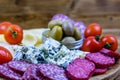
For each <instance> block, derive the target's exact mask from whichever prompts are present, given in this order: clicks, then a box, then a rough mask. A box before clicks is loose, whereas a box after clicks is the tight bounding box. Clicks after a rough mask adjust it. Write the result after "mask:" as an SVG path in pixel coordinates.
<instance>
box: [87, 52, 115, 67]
mask: <svg viewBox="0 0 120 80" xmlns="http://www.w3.org/2000/svg"><path fill="white" fill-rule="evenodd" d="M85 58H86V59H88V60H90V61H92V62H94V63H95V65H96V66H97V67H99V68H107V67H110V66H112V65H113V64H114V63H115V59H114V58H113V57H110V56H107V55H104V54H102V53H100V52H96V53H90V54H87V55H86V57H85Z"/></svg>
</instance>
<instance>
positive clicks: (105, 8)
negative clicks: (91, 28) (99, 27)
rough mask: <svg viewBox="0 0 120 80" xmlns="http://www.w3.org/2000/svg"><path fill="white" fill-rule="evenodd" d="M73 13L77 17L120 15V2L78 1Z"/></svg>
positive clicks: (102, 0) (104, 0) (101, 0)
mask: <svg viewBox="0 0 120 80" xmlns="http://www.w3.org/2000/svg"><path fill="white" fill-rule="evenodd" d="M71 12H72V13H73V14H75V15H103V14H104V15H109V14H116V15H117V14H118V15H119V14H120V0H77V1H76V3H75V6H74V8H73V10H72V11H71Z"/></svg>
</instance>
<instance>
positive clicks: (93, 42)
mask: <svg viewBox="0 0 120 80" xmlns="http://www.w3.org/2000/svg"><path fill="white" fill-rule="evenodd" d="M101 49H102V46H101V43H100V41H99V38H98V40H97V37H95V36H90V37H87V38H86V39H85V41H84V42H83V45H82V48H81V50H83V51H88V52H98V51H99V50H101Z"/></svg>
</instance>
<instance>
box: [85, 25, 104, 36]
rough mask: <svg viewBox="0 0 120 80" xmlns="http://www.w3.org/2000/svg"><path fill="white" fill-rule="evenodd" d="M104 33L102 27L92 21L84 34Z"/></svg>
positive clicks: (95, 34)
mask: <svg viewBox="0 0 120 80" xmlns="http://www.w3.org/2000/svg"><path fill="white" fill-rule="evenodd" d="M101 34H102V27H101V26H100V25H99V24H97V23H92V24H90V25H88V27H87V28H86V29H85V32H84V35H85V37H86V38H87V37H89V36H98V35H99V36H100V35H101Z"/></svg>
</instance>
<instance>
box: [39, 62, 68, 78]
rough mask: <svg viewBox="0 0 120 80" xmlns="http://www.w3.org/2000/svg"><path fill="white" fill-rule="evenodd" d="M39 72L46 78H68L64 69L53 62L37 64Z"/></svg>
mask: <svg viewBox="0 0 120 80" xmlns="http://www.w3.org/2000/svg"><path fill="white" fill-rule="evenodd" d="M38 70H39V73H40V74H41V75H42V76H44V77H45V78H46V80H68V78H67V77H66V74H65V70H64V69H63V68H62V67H58V66H57V65H54V64H41V65H39V69H38Z"/></svg>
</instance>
